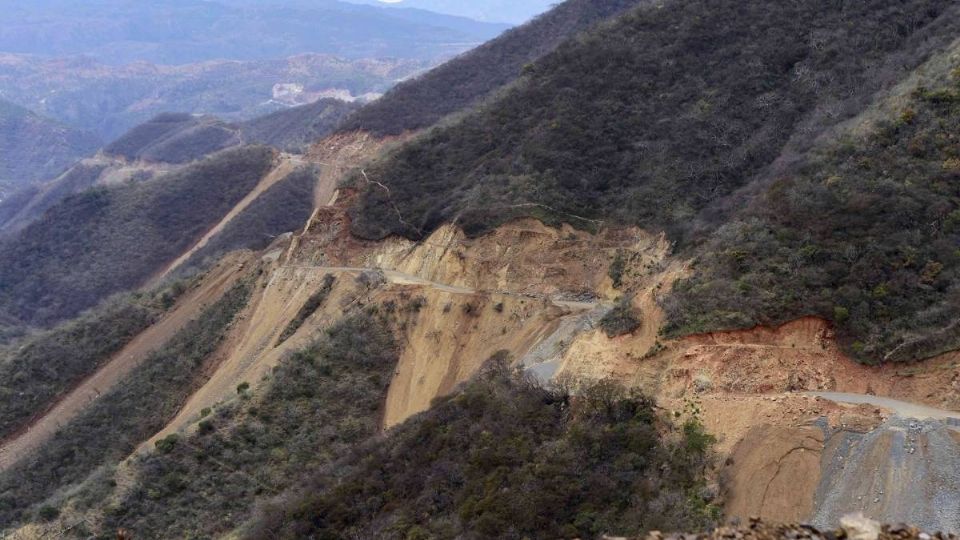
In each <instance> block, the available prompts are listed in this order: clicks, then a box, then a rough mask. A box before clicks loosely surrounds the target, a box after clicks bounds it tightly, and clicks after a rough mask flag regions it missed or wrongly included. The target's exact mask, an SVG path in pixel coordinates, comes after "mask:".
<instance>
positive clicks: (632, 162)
mask: <svg viewBox="0 0 960 540" xmlns="http://www.w3.org/2000/svg"><path fill="white" fill-rule="evenodd" d="M954 9H955V6H953V5H952V4H951V3H949V2H944V1H942V0H930V1H928V0H918V1H916V2H910V3H909V5H907V6H904V5H902V4H901V3H900V2H890V1H889V0H875V1H871V2H866V3H858V4H856V5H853V4H849V5H848V4H842V5H841V4H836V3H832V2H815V3H812V4H803V5H792V6H791V7H789V8H783V9H781V8H780V7H777V6H773V5H770V4H765V3H761V2H750V3H745V4H744V3H739V2H723V3H719V4H718V3H706V2H698V1H693V2H677V3H671V4H668V5H665V6H664V7H663V8H648V7H640V8H636V9H634V10H633V11H632V12H630V13H629V14H628V15H626V16H624V17H622V18H621V19H619V20H618V21H617V22H615V23H614V24H610V25H604V26H601V27H600V28H599V29H597V30H595V31H593V32H591V33H589V34H588V35H587V36H584V37H582V38H580V39H575V40H571V41H569V42H567V43H565V44H564V45H563V46H562V47H560V48H559V49H558V50H557V51H555V52H553V53H551V54H550V55H548V56H547V57H546V58H544V59H543V60H541V61H539V62H537V63H535V64H534V65H533V66H532V67H531V68H530V69H529V70H528V72H529V75H528V76H526V77H525V78H524V79H523V80H521V81H520V82H519V83H518V85H517V86H516V87H515V88H513V89H511V90H508V91H507V92H506V93H505V95H504V96H503V97H501V98H499V99H497V100H495V101H494V102H492V103H490V104H489V105H488V106H486V107H484V108H483V109H482V110H481V111H479V112H477V113H473V114H470V115H468V116H467V117H465V118H464V119H463V120H461V121H459V122H456V123H454V124H453V125H450V126H448V127H441V128H438V129H436V130H435V131H434V132H431V133H429V134H428V135H426V136H424V137H422V138H421V139H420V140H418V141H415V142H413V143H411V144H408V145H406V146H405V147H403V148H402V149H400V150H399V151H398V152H396V153H395V154H394V155H392V156H390V157H389V158H388V159H386V160H384V161H383V163H381V164H380V165H379V166H377V167H375V168H372V169H367V173H368V174H369V175H370V177H371V178H372V179H373V180H376V181H378V182H381V183H382V184H384V185H386V186H387V187H388V188H389V190H390V194H389V196H388V195H387V192H386V191H385V190H383V189H379V188H375V189H371V190H368V192H367V195H366V199H365V201H364V204H363V205H362V207H361V208H360V209H359V210H358V211H357V212H356V214H355V217H356V220H355V222H354V224H353V230H354V232H355V233H357V234H360V235H362V236H364V237H368V238H381V237H383V236H386V235H388V234H404V235H407V236H410V237H418V236H419V235H422V234H425V233H427V232H429V231H431V230H433V229H434V228H435V227H436V226H437V225H439V224H440V223H443V222H445V221H453V220H456V221H457V222H458V223H460V224H462V226H463V227H464V228H465V229H466V230H468V231H469V232H470V233H471V234H479V233H481V232H483V231H486V230H489V229H490V227H491V226H493V225H496V224H499V223H503V222H504V221H505V220H507V219H510V218H513V217H517V216H521V215H537V216H544V217H545V218H548V219H550V220H552V221H559V220H570V221H575V222H577V223H578V224H580V225H582V224H584V223H589V222H585V221H583V220H582V219H577V218H573V217H571V216H582V217H583V218H585V219H604V220H606V221H607V222H608V223H610V224H615V223H620V224H638V225H641V226H645V227H650V228H653V229H661V230H663V229H665V230H669V231H671V232H673V233H674V234H680V233H681V232H682V231H683V230H684V229H685V228H686V227H687V226H688V225H689V224H690V221H691V220H692V219H693V218H694V217H695V216H696V215H697V214H698V213H699V212H700V211H701V210H703V209H704V208H706V207H707V206H708V205H710V204H711V203H713V202H715V201H718V200H719V199H721V198H723V197H724V196H725V195H727V194H729V193H731V192H733V191H734V190H735V189H737V188H739V187H741V186H743V185H744V184H746V183H748V182H750V181H751V179H752V178H753V177H755V176H756V175H760V174H762V173H764V171H766V170H767V168H768V167H770V166H771V164H773V163H775V161H776V160H777V158H778V157H779V156H781V154H782V153H783V152H785V151H786V150H787V149H788V146H787V145H788V143H789V142H791V139H792V138H794V137H796V138H800V139H801V141H800V142H803V140H809V139H811V138H812V137H813V136H815V135H816V134H817V133H819V132H822V130H824V129H827V128H829V127H830V126H831V125H834V124H836V123H837V122H838V121H840V120H842V119H843V118H846V117H849V116H850V115H852V114H854V113H855V112H856V111H858V110H859V109H860V108H861V107H862V106H863V104H864V102H865V101H866V100H867V99H868V98H869V96H870V95H871V94H872V92H873V91H875V90H876V89H878V86H879V84H881V82H882V81H880V80H878V74H877V70H876V69H875V67H876V66H877V65H878V64H877V63H878V62H879V63H880V65H882V63H883V61H884V60H885V58H886V57H887V56H888V55H897V56H896V57H895V59H896V62H897V63H898V64H901V65H902V64H913V65H914V66H916V65H917V64H919V63H920V62H921V61H922V60H924V59H925V51H926V50H927V48H928V47H930V42H931V41H935V40H937V39H939V41H940V42H941V43H943V42H944V41H946V40H948V39H950V38H951V36H952V34H950V33H949V32H950V30H952V28H951V27H950V25H951V24H953V21H954V20H955V19H953V18H952V16H953V15H955V13H953V10H954ZM850 20H856V21H857V24H855V25H851V24H849V21H850ZM900 56H903V57H904V58H902V59H901V58H900ZM399 90H400V89H398V90H397V91H399ZM385 102H386V100H385ZM369 110H371V111H372V110H375V109H372V108H371V109H369ZM793 151H796V150H795V149H793ZM361 180H362V179H361ZM391 206H395V207H396V209H397V211H392V209H391V208H390V207H391ZM398 213H399V215H400V216H402V220H403V223H400V222H399V221H398V219H397V215H398Z"/></svg>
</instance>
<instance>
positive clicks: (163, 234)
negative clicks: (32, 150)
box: [0, 146, 274, 325]
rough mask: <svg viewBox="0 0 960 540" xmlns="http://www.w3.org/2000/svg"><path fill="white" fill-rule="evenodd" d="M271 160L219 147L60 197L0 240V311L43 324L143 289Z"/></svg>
mask: <svg viewBox="0 0 960 540" xmlns="http://www.w3.org/2000/svg"><path fill="white" fill-rule="evenodd" d="M273 157H274V153H273V151H272V150H270V149H268V148H265V147H256V146H254V147H244V148H238V149H233V150H227V151H225V152H222V153H219V154H217V155H215V156H213V157H210V158H207V159H205V160H203V161H200V162H197V163H196V164H193V165H191V166H189V167H187V168H185V169H182V170H180V171H178V172H176V173H172V174H168V175H164V176H160V177H158V178H154V179H153V180H150V181H147V182H143V183H139V184H129V185H123V186H118V187H114V188H109V189H107V188H95V189H92V190H88V191H85V192H83V193H80V194H78V195H73V196H70V197H68V198H66V199H65V200H63V201H62V202H61V203H60V204H58V205H56V206H54V207H53V208H51V209H50V210H48V211H47V213H46V214H45V215H44V216H43V218H42V219H40V220H38V221H36V222H34V223H33V224H31V225H30V226H28V227H27V228H26V229H24V230H23V231H22V232H21V233H20V234H19V235H18V236H17V237H15V238H11V239H8V240H6V241H4V242H2V244H0V312H3V313H5V314H6V315H8V316H9V317H12V318H14V319H17V320H20V321H22V322H25V323H29V324H41V325H45V324H51V323H54V322H56V321H59V320H63V319H65V318H69V317H71V316H74V315H76V314H77V313H78V312H80V311H82V310H83V309H86V308H89V307H91V306H93V305H96V304H97V303H99V302H100V301H101V300H102V299H103V298H105V297H107V296H109V295H111V294H113V293H115V292H119V291H123V290H129V289H131V288H133V287H137V286H139V285H141V284H142V283H143V282H144V281H145V280H146V279H148V278H149V277H150V276H152V275H154V274H155V273H156V272H157V271H159V270H161V269H162V267H163V265H164V264H166V263H168V262H169V261H171V260H172V259H173V258H175V257H176V256H177V255H179V254H180V253H182V252H183V251H184V250H185V249H186V248H187V247H189V246H190V245H191V244H192V243H193V242H195V241H196V240H197V239H198V238H199V237H200V236H202V235H203V233H204V232H206V231H207V229H209V227H211V226H212V225H213V224H214V223H215V222H216V221H217V220H219V219H220V218H221V217H222V216H223V215H224V214H226V213H227V212H228V211H229V210H230V209H231V208H233V206H234V205H235V204H236V203H237V202H238V201H239V200H240V199H241V198H243V196H244V195H246V194H247V193H248V192H249V191H250V190H251V189H252V188H253V187H254V186H255V185H256V183H257V182H258V181H259V180H260V179H261V178H262V177H263V176H264V175H265V174H266V173H267V172H268V171H269V170H270V168H271V166H272V163H273Z"/></svg>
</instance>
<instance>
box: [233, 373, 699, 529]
mask: <svg viewBox="0 0 960 540" xmlns="http://www.w3.org/2000/svg"><path fill="white" fill-rule="evenodd" d="M499 367H500V369H499V370H498V369H496V368H497V365H496V364H494V365H493V368H491V369H490V370H489V371H488V372H487V373H486V374H484V375H482V376H481V377H479V378H478V380H476V381H474V382H472V383H470V384H468V385H467V386H466V387H465V388H464V389H463V390H462V391H461V392H458V393H457V395H455V396H453V397H450V398H448V399H443V400H440V401H439V402H438V403H437V404H436V405H435V407H434V409H433V410H431V411H430V412H429V413H426V414H424V415H422V416H420V417H417V418H416V419H414V420H412V421H410V422H408V423H407V424H405V425H403V426H401V427H399V428H398V429H396V430H394V431H392V432H391V433H390V435H389V436H388V437H385V438H383V439H379V440H376V439H375V440H372V441H370V442H368V443H367V444H361V445H358V446H357V447H356V448H355V449H354V450H353V452H351V453H350V454H349V455H348V456H347V458H346V459H345V460H343V462H341V463H338V466H339V467H341V468H343V469H344V470H343V471H336V473H335V474H334V473H333V471H331V472H330V473H326V474H324V472H325V471H324V472H321V473H320V474H315V475H313V478H311V479H310V480H309V482H308V483H307V484H306V486H304V487H302V488H301V489H300V490H299V491H298V492H295V494H294V495H292V496H290V495H288V496H287V498H286V499H287V501H284V502H280V503H279V504H278V505H277V506H276V507H275V508H269V509H268V510H267V511H266V512H265V513H264V515H263V516H261V517H259V519H258V521H257V522H256V523H255V527H254V528H253V530H252V531H250V532H248V533H247V535H246V536H245V537H246V538H251V539H253V538H263V537H264V536H265V535H267V534H268V533H267V531H270V532H271V533H272V535H273V536H276V537H279V538H291V539H293V538H304V537H328V538H352V537H364V538H411V537H413V538H461V537H464V536H467V535H469V536H473V537H477V538H537V539H548V538H551V539H552V538H600V537H602V535H604V534H608V533H612V534H616V535H618V536H619V535H623V534H638V533H640V532H645V531H650V530H673V529H676V528H677V527H680V526H682V525H687V524H689V525H688V526H691V527H694V528H696V527H698V526H702V525H704V524H709V523H712V522H713V520H714V519H715V517H716V516H715V515H713V514H712V510H714V508H713V507H712V506H711V505H710V504H709V502H708V501H705V500H704V499H703V498H702V497H701V496H700V495H699V493H698V491H699V490H700V489H701V488H702V487H703V484H702V482H703V476H702V472H703V470H704V468H705V467H706V465H707V463H708V462H709V459H710V446H711V443H712V438H711V437H710V436H709V435H707V434H705V433H704V432H703V431H702V428H701V426H700V425H699V424H698V423H697V421H696V420H694V419H690V418H688V419H686V420H685V421H683V420H681V421H679V422H677V424H672V422H673V420H672V419H668V418H660V417H658V415H657V413H656V410H655V404H654V403H653V401H652V400H650V399H648V398H646V397H644V396H643V395H641V394H638V393H632V392H625V391H623V389H621V388H618V387H617V386H616V385H613V384H609V383H608V384H599V385H597V386H594V387H592V388H587V389H584V390H583V391H582V392H581V393H580V394H579V395H577V396H576V397H571V396H570V395H568V394H566V393H565V392H564V391H563V390H547V389H544V388H541V387H540V386H538V385H536V384H534V383H530V382H529V381H524V380H522V379H521V380H517V379H513V378H511V376H510V375H509V370H508V369H507V368H506V366H499Z"/></svg>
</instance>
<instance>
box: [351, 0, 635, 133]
mask: <svg viewBox="0 0 960 540" xmlns="http://www.w3.org/2000/svg"><path fill="white" fill-rule="evenodd" d="M638 3H640V1H639V0H569V1H567V2H563V3H562V4H560V5H559V6H557V8H556V9H553V10H551V11H550V12H549V13H547V14H545V15H543V16H541V17H539V18H537V19H536V20H534V21H533V22H530V23H528V24H526V25H524V26H521V27H519V28H516V29H513V30H510V31H509V32H506V33H504V34H503V35H502V36H500V37H498V38H497V39H494V40H492V41H490V42H488V43H485V44H484V45H482V46H480V47H477V48H476V49H475V50H473V51H470V52H468V53H466V54H464V55H462V56H460V57H458V58H455V59H454V60H451V61H450V62H447V63H446V64H443V65H442V66H440V67H438V68H436V69H434V70H432V71H430V72H429V73H427V74H425V75H422V76H420V77H418V78H416V79H414V80H411V81H407V82H404V83H401V84H399V85H397V87H396V88H394V89H393V90H391V91H390V92H388V93H387V95H386V96H384V97H383V98H381V99H380V100H379V101H376V102H374V103H372V104H370V105H368V106H366V107H364V108H363V109H361V110H360V111H359V112H358V113H357V114H355V115H354V116H353V117H352V118H351V119H350V120H348V121H347V122H346V123H345V124H344V125H343V127H342V128H341V131H352V130H358V129H360V130H364V131H368V132H371V133H374V134H376V135H380V136H383V135H399V134H400V133H402V132H404V131H408V130H417V129H421V128H424V127H427V126H431V125H433V124H434V123H436V122H437V121H438V120H440V119H441V118H443V117H444V116H446V115H448V114H451V113H454V112H457V111H461V110H464V109H466V108H468V107H469V106H471V105H474V104H476V103H477V102H478V101H480V100H481V99H483V98H484V97H486V96H489V95H490V94H491V93H492V92H494V91H495V90H497V89H500V88H502V87H503V86H505V85H507V84H509V83H510V82H512V81H513V80H515V79H516V78H517V77H518V76H519V75H520V72H521V70H522V69H523V68H524V66H526V65H527V64H528V63H530V62H533V61H534V60H537V59H538V58H540V57H542V56H543V55H545V54H547V53H549V52H550V51H552V50H553V49H555V48H556V47H557V46H558V45H559V44H560V43H561V42H563V41H564V40H566V39H569V38H570V37H571V36H573V35H575V34H576V33H578V32H580V31H583V30H585V29H587V28H589V27H590V26H592V25H594V24H596V23H598V22H600V21H602V20H604V19H606V18H609V17H613V16H614V15H617V14H618V13H621V12H623V11H624V10H626V9H628V8H630V7H633V6H635V5H637V4H638Z"/></svg>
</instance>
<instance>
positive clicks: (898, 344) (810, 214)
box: [669, 69, 960, 361]
mask: <svg viewBox="0 0 960 540" xmlns="http://www.w3.org/2000/svg"><path fill="white" fill-rule="evenodd" d="M957 133H960V69H957V70H954V72H953V73H952V75H951V76H950V80H949V81H946V82H943V81H941V82H939V83H934V85H933V86H932V87H929V88H927V87H922V88H920V89H918V90H917V91H915V92H914V93H913V94H912V96H910V99H908V100H906V101H905V102H904V104H903V108H902V109H901V110H900V111H899V113H898V116H897V117H896V118H893V119H890V120H887V121H883V122H881V123H880V124H879V125H878V126H877V127H876V128H875V130H874V132H873V133H872V134H870V135H869V136H867V137H864V138H855V137H854V136H853V135H848V136H846V137H845V138H843V139H841V140H840V141H839V142H837V143H835V144H832V145H831V146H829V147H827V148H826V149H824V150H822V151H820V152H819V153H817V154H815V155H814V156H813V157H812V158H811V159H810V160H809V161H808V162H807V163H806V164H805V165H804V167H803V168H802V170H801V171H800V172H799V173H798V174H796V175H791V176H788V177H783V178H781V179H780V180H778V181H777V182H775V183H774V184H773V185H771V186H770V187H769V188H768V189H766V190H765V191H764V192H763V193H762V194H761V196H760V197H759V199H758V200H757V201H755V203H754V204H753V205H751V206H750V208H749V209H748V210H747V211H745V212H743V213H742V215H741V216H740V217H739V219H737V220H734V221H732V222H731V223H729V224H727V225H725V226H724V227H723V228H722V229H720V230H719V231H718V232H717V233H716V234H715V235H713V237H712V239H711V240H710V242H709V243H708V244H707V245H706V246H705V249H704V250H703V255H702V257H701V260H700V262H699V263H698V265H697V268H698V272H697V274H696V275H695V276H694V277H693V278H691V279H689V280H686V281H682V282H681V283H680V284H678V285H677V287H676V290H675V293H674V298H673V299H672V301H671V302H670V306H669V308H670V309H669V312H670V318H671V321H672V324H673V327H672V331H673V332H675V333H688V332H699V331H704V330H714V329H719V328H731V327H746V326H750V325H753V324H757V323H767V324H769V323H779V322H783V321H786V320H789V319H792V318H795V317H798V316H802V315H819V316H821V317H824V318H827V319H829V320H831V321H833V323H834V324H835V326H836V328H837V331H838V333H839V335H840V336H841V338H842V339H843V340H844V342H845V344H846V345H848V346H849V348H850V350H851V351H852V352H854V353H855V354H857V355H858V356H859V357H861V358H863V359H869V360H872V361H878V360H891V361H902V360H911V359H915V358H920V357H923V356H927V355H932V354H936V353H939V352H943V351H945V350H952V349H956V348H957V347H960V326H958V324H960V323H958V321H960V250H958V246H960V187H958V186H960V146H958V145H957Z"/></svg>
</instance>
